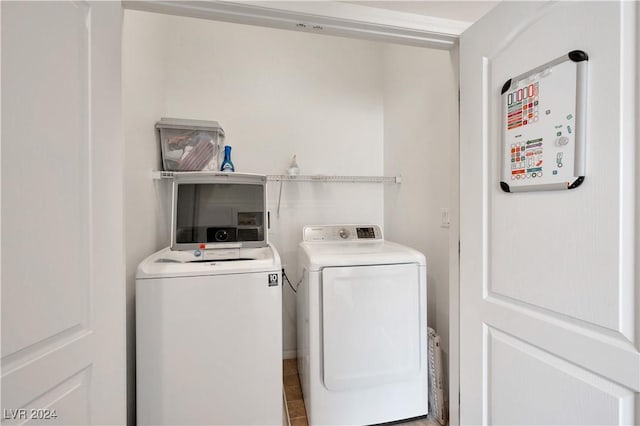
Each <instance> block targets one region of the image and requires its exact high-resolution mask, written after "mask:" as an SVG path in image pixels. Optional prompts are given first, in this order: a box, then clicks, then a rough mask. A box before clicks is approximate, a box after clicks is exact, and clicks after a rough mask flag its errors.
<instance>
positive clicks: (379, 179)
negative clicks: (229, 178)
mask: <svg viewBox="0 0 640 426" xmlns="http://www.w3.org/2000/svg"><path fill="white" fill-rule="evenodd" d="M178 174H199V175H206V174H211V175H215V174H216V173H215V172H170V171H154V172H153V177H154V179H173V177H174V176H176V175H178ZM267 181H270V182H350V183H402V176H336V175H267Z"/></svg>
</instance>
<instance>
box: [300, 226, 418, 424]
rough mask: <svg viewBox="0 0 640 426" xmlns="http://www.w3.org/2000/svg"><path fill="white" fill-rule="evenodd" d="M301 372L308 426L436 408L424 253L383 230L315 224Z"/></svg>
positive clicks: (305, 249) (306, 269)
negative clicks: (388, 237) (430, 386)
mask: <svg viewBox="0 0 640 426" xmlns="http://www.w3.org/2000/svg"><path fill="white" fill-rule="evenodd" d="M299 261H300V266H301V269H302V277H303V279H302V282H301V284H300V286H299V288H298V290H297V313H298V314H297V315H298V316H297V328H298V371H299V374H300V381H301V384H302V392H303V396H304V402H305V406H306V409H307V417H308V419H309V424H310V425H338V424H339V425H346V424H358V425H367V424H376V423H383V422H391V421H396V420H401V419H407V418H413V417H419V416H424V415H426V414H427V410H428V365H427V285H426V276H427V269H426V262H425V257H424V255H423V254H422V253H420V252H418V251H416V250H413V249H411V248H408V247H404V246H401V245H399V244H395V243H392V242H389V241H385V240H384V239H383V236H382V232H381V230H380V228H379V227H378V226H375V225H364V226H353V225H346V226H308V227H305V228H304V231H303V242H302V243H300V247H299Z"/></svg>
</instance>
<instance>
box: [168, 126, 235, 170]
mask: <svg viewBox="0 0 640 426" xmlns="http://www.w3.org/2000/svg"><path fill="white" fill-rule="evenodd" d="M156 131H157V132H158V137H159V140H160V147H161V149H162V167H163V169H164V170H166V171H174V172H188V171H203V170H204V171H217V170H218V167H219V165H220V151H221V147H222V146H224V144H223V141H224V130H222V127H220V124H218V122H217V121H204V120H187V119H181V118H161V119H160V121H158V122H157V123H156Z"/></svg>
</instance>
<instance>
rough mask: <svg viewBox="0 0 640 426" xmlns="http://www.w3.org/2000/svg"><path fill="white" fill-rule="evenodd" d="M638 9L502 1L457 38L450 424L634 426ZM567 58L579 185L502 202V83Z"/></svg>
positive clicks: (639, 368) (638, 360) (639, 386)
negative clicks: (575, 98) (455, 417)
mask: <svg viewBox="0 0 640 426" xmlns="http://www.w3.org/2000/svg"><path fill="white" fill-rule="evenodd" d="M637 9H638V5H637V4H636V3H635V2H623V3H617V2H531V3H524V2H505V3H502V4H500V5H498V6H497V7H496V8H495V9H494V10H493V11H491V12H490V13H489V14H488V15H487V16H485V17H484V18H483V19H481V20H480V21H479V22H477V23H476V24H475V25H473V26H472V27H471V28H470V29H468V30H467V31H466V32H465V33H464V34H463V35H462V37H461V42H460V58H461V62H460V70H461V82H460V85H461V87H460V89H461V135H460V235H461V252H460V422H461V423H462V424H634V423H635V424H638V423H640V413H639V411H640V405H639V403H638V402H639V397H638V395H639V394H638V391H640V354H639V352H638V348H639V347H640V345H639V340H640V339H639V338H640V330H639V329H640V327H639V315H638V303H639V302H638V300H639V294H640V291H639V289H638V272H639V269H638V268H639V266H640V261H639V258H638V251H637V250H638V247H639V246H638V244H639V239H638V229H640V223H639V219H640V214H639V213H638V211H637V209H638V199H639V197H638V191H639V189H640V185H639V182H638V179H639V178H638V171H639V170H638V167H637V166H636V161H637V160H638V152H637V134H636V121H637V117H638V110H637V105H638V104H637V101H636V99H637V98H638V86H637V83H636V79H637V76H638V72H637V69H638V68H637V53H638V50H637V49H638V43H637V41H638V39H637V36H638V34H637V29H636V28H637V24H638V10H637ZM578 49H579V50H583V51H585V52H586V53H587V54H588V55H589V62H588V81H587V105H588V106H587V120H586V139H587V141H586V145H587V149H586V162H587V164H586V178H585V181H584V183H583V184H582V186H580V187H578V188H576V189H572V190H559V191H541V192H522V193H506V192H503V191H501V189H500V185H499V182H500V166H501V163H500V152H501V143H502V141H501V136H502V133H501V129H502V127H501V123H502V121H501V120H502V115H501V113H502V110H501V96H500V95H501V88H502V86H503V84H504V83H505V82H506V81H507V80H508V79H509V78H511V77H514V76H517V75H520V74H522V73H525V72H527V71H529V70H530V69H533V68H535V67H537V66H539V65H542V64H544V63H546V62H548V61H551V60H553V59H555V58H558V57H560V56H562V55H566V54H567V53H568V52H570V51H572V50H578ZM571 89H575V88H571Z"/></svg>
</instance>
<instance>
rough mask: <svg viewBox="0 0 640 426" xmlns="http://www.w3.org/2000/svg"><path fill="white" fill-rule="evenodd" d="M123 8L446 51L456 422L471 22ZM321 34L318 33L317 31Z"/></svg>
mask: <svg viewBox="0 0 640 426" xmlns="http://www.w3.org/2000/svg"><path fill="white" fill-rule="evenodd" d="M122 7H123V9H130V10H139V11H143V12H152V13H160V14H165V15H172V16H183V17H192V18H198V19H207V20H212V21H222V22H230V23H237V24H244V25H254V26H261V27H269V28H279V29H285V30H289V31H301V32H307V33H314V34H323V35H334V36H341V37H348V38H356V39H365V40H373V41H380V42H387V43H395V44H401V45H410V46H417V47H424V48H430V49H438V50H447V51H449V52H450V53H451V58H452V60H453V61H454V69H455V71H454V74H455V80H456V86H457V87H458V114H457V117H456V118H457V120H456V122H457V124H458V132H457V133H456V137H455V141H454V143H453V144H452V146H451V155H450V171H451V175H450V179H451V193H450V196H451V198H450V205H449V212H450V226H449V359H448V365H447V366H446V367H448V371H449V376H448V386H449V392H448V393H449V424H451V425H457V424H459V418H460V392H459V390H460V374H459V371H460V365H459V363H460V355H459V347H460V341H459V336H460V301H459V293H460V280H459V271H460V158H459V154H460V113H459V110H460V108H459V102H460V96H459V90H460V74H459V36H460V34H462V32H464V30H466V29H467V28H468V27H469V26H470V25H471V24H472V23H471V22H465V21H457V20H452V19H445V18H437V17H428V16H422V15H415V14H408V13H400V12H395V11H391V10H383V11H380V10H377V11H376V10H375V8H371V7H367V6H360V5H355V4H346V3H340V2H336V1H323V2H302V3H300V2H298V4H285V3H284V2H273V3H272V4H265V2H262V3H253V2H236V1H202V2H199V3H198V4H197V5H196V4H193V3H191V2H180V1H153V0H123V1H122ZM319 31H322V33H320V32H319Z"/></svg>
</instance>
